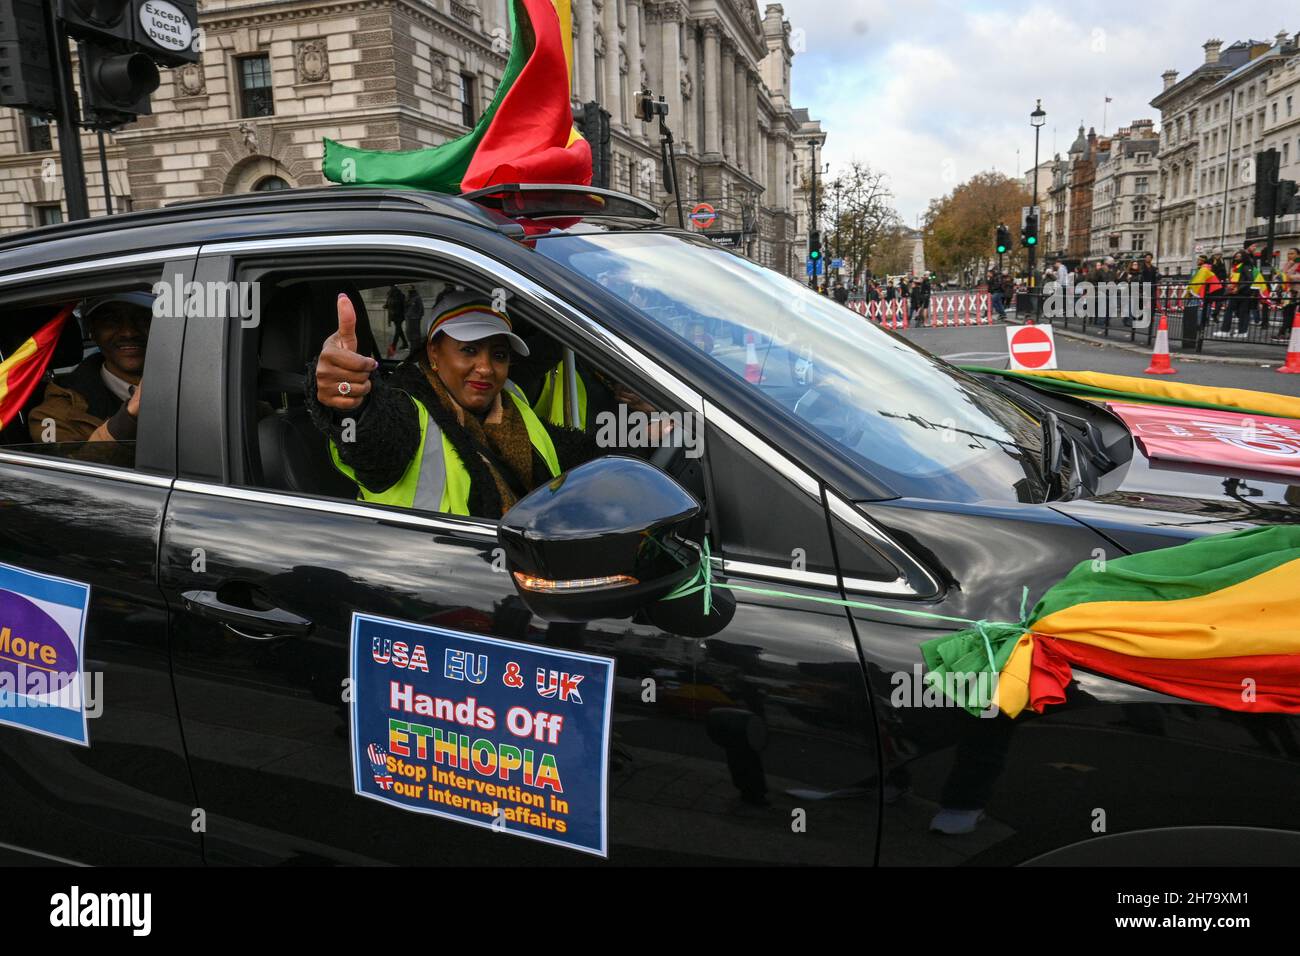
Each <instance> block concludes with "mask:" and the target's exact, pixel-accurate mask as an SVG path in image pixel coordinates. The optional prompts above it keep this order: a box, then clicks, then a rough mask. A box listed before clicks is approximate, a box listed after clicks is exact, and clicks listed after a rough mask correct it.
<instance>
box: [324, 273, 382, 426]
mask: <svg viewBox="0 0 1300 956" xmlns="http://www.w3.org/2000/svg"><path fill="white" fill-rule="evenodd" d="M338 312H339V327H338V331H337V332H335V333H334V334H333V335H331V336H330V337H329V338H327V339H326V340H325V342H324V343H323V344H322V345H321V350H320V358H318V359H317V360H316V398H317V400H318V401H319V402H320V403H321V404H322V405H324V406H325V407H326V408H334V409H338V410H339V411H341V412H348V411H352V410H353V409H355V408H357V407H359V406H360V405H361V403H362V402H363V401H365V398H366V395H367V394H368V393H369V392H370V373H371V372H373V371H374V370H375V369H376V368H378V367H379V363H378V362H377V361H375V360H374V359H372V358H370V357H369V356H366V355H361V354H360V353H358V352H357V312H356V309H354V308H353V307H352V300H351V299H349V298H348V297H347V296H346V295H344V294H343V293H339V298H338Z"/></svg>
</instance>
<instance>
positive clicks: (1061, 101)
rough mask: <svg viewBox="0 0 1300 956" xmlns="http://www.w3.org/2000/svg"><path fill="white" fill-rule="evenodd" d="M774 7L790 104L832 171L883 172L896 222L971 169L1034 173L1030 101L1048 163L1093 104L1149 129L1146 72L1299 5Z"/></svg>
mask: <svg viewBox="0 0 1300 956" xmlns="http://www.w3.org/2000/svg"><path fill="white" fill-rule="evenodd" d="M783 5H784V7H785V12H786V16H787V17H788V18H789V19H790V21H791V24H792V26H793V28H794V31H795V32H794V33H793V35H792V38H791V39H792V43H794V44H795V46H796V50H797V52H796V56H795V62H794V69H793V83H794V102H795V105H797V106H806V107H808V108H809V111H810V113H811V115H812V116H813V117H815V118H819V119H820V120H821V121H822V127H823V129H825V130H827V133H828V136H827V143H826V161H827V162H829V163H830V164H831V171H832V174H834V171H835V168H836V167H837V166H839V165H842V164H844V163H847V162H848V161H850V160H852V159H859V160H863V161H865V162H867V163H869V164H870V165H871V166H872V167H873V168H876V169H880V170H882V171H883V172H885V173H886V174H887V175H888V177H889V180H890V183H891V185H892V187H893V190H894V194H895V202H896V205H897V207H898V210H899V212H900V213H901V214H902V216H903V218H904V220H905V221H906V222H907V223H908V224H909V225H915V224H916V217H917V215H918V214H919V213H921V212H922V211H924V209H925V207H926V206H927V204H928V203H929V200H930V199H931V198H933V197H935V196H939V195H942V194H943V193H945V192H948V191H949V190H951V189H952V188H953V186H955V185H956V184H957V183H959V182H961V181H963V180H965V179H967V178H968V177H969V176H971V175H972V174H974V173H977V172H980V171H981V170H987V169H996V170H998V171H1000V172H1003V173H1007V174H1008V175H1010V174H1013V173H1016V172H1019V173H1021V174H1023V173H1024V171H1025V170H1027V169H1030V168H1032V167H1033V155H1034V133H1033V129H1032V128H1031V127H1030V125H1029V114H1030V112H1031V111H1032V110H1033V108H1034V100H1035V99H1036V98H1040V97H1041V98H1042V101H1043V109H1044V110H1045V111H1046V112H1047V121H1046V124H1045V125H1044V126H1043V129H1042V133H1041V142H1040V158H1042V159H1047V158H1049V157H1050V156H1051V155H1052V153H1053V151H1054V150H1055V151H1059V152H1061V153H1065V152H1066V151H1068V149H1069V147H1070V143H1071V142H1073V140H1074V138H1075V136H1076V134H1077V132H1078V127H1079V123H1080V121H1081V120H1082V121H1083V123H1084V124H1085V125H1086V126H1095V127H1096V128H1097V132H1098V133H1100V132H1102V119H1103V117H1102V109H1103V105H1104V99H1105V97H1106V96H1110V97H1111V99H1112V102H1111V103H1110V104H1109V105H1106V106H1105V110H1106V115H1105V124H1106V129H1107V130H1108V131H1110V132H1114V130H1115V129H1116V128H1117V127H1119V126H1122V125H1128V123H1129V122H1130V121H1132V120H1134V119H1140V118H1143V117H1149V118H1151V119H1153V120H1155V121H1156V123H1157V125H1159V116H1158V115H1157V113H1156V111H1155V110H1153V109H1152V108H1151V106H1150V105H1149V102H1150V100H1151V98H1152V97H1153V96H1154V95H1155V94H1156V93H1158V92H1159V91H1160V88H1161V79H1160V74H1161V73H1163V72H1164V71H1165V70H1166V69H1170V68H1173V69H1176V70H1178V71H1179V75H1180V77H1182V76H1186V75H1187V74H1188V73H1189V72H1190V71H1191V70H1193V69H1195V68H1196V66H1197V65H1198V64H1200V63H1202V62H1204V59H1205V52H1204V50H1202V49H1201V46H1202V44H1204V43H1205V41H1206V40H1208V39H1210V38H1211V37H1218V38H1220V39H1222V40H1223V41H1224V45H1225V46H1226V45H1228V44H1230V43H1232V42H1234V41H1236V40H1238V39H1244V37H1242V36H1240V26H1239V25H1240V24H1241V23H1242V22H1243V21H1247V22H1250V23H1253V24H1254V25H1255V26H1254V30H1255V34H1256V35H1255V37H1254V39H1256V40H1265V39H1269V40H1271V39H1272V37H1273V35H1274V34H1276V33H1277V32H1278V31H1279V30H1283V29H1285V30H1287V31H1288V32H1291V33H1294V32H1295V31H1296V30H1297V29H1300V11H1295V12H1293V13H1291V14H1287V13H1286V12H1285V5H1284V4H1282V3H1277V4H1268V5H1266V7H1265V9H1270V10H1272V11H1274V12H1272V13H1270V14H1267V15H1263V16H1261V15H1259V14H1258V13H1253V12H1252V13H1251V14H1250V15H1249V17H1246V16H1244V15H1243V13H1244V11H1245V9H1246V8H1244V7H1240V6H1234V5H1233V4H1230V3H1226V2H1222V0H1215V2H1202V0H1180V2H1179V3H1177V4H1172V3H1168V2H1160V0H1157V2H1155V3H1148V2H1134V0H1129V2H1116V0H1095V2H1091V3H1086V4H1085V3H1077V2H1074V3H1066V2H1064V0H1055V2H1053V0H1034V2H1030V3H1029V4H1025V3H1024V2H1003V0H975V2H956V0H784V2H783ZM759 6H760V10H761V9H762V7H763V6H764V0H760V3H759ZM1251 9H1252V10H1253V9H1255V8H1254V7H1252V8H1251ZM1234 11H1235V12H1234ZM800 48H802V49H800ZM1025 61H1029V62H1032V63H1033V64H1034V66H1035V69H1034V71H1033V72H1032V73H1028V74H1027V73H1026V71H1025V70H1024V68H1023V67H1022V65H1021V64H1022V62H1025ZM1017 149H1019V150H1020V156H1019V164H1018V165H1017V156H1016V150H1017Z"/></svg>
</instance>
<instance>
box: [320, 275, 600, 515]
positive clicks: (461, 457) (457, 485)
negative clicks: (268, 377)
mask: <svg viewBox="0 0 1300 956" xmlns="http://www.w3.org/2000/svg"><path fill="white" fill-rule="evenodd" d="M420 332H421V335H420V338H419V339H418V340H417V341H416V342H415V343H413V344H414V346H415V348H414V349H413V352H412V356H411V358H410V359H408V360H407V361H406V362H404V363H402V365H400V366H398V368H397V369H396V370H395V371H394V372H393V374H392V375H391V376H390V377H389V378H387V379H381V378H380V377H378V375H377V374H376V371H377V369H378V363H377V362H376V361H375V360H374V359H371V358H369V357H367V356H363V355H360V354H359V353H358V352H357V340H356V312H355V310H354V309H353V306H352V303H351V301H350V300H349V299H348V298H347V297H346V296H340V297H339V299H338V331H337V332H335V333H334V334H333V335H331V336H330V337H329V338H327V339H326V340H325V342H324V344H323V345H322V347H321V352H320V355H319V356H318V357H317V358H316V359H314V360H313V361H312V362H311V363H310V364H309V366H308V375H307V388H306V393H307V405H308V409H309V411H310V413H311V416H312V421H313V422H314V423H315V424H316V427H318V428H319V429H320V430H321V431H322V432H324V433H325V434H326V435H327V436H328V437H329V439H330V452H331V455H332V457H333V459H334V464H335V466H336V467H337V468H338V469H339V471H341V472H342V473H343V474H345V475H347V476H348V477H349V478H351V479H352V480H353V481H355V482H356V483H357V488H358V495H357V496H358V498H360V499H361V500H363V501H370V502H374V503H377V504H387V505H394V506H397V507H405V508H420V509H424V510H427V511H439V512H444V513H448V514H459V515H470V516H474V517H479V518H499V517H501V516H502V515H503V514H505V512H506V511H508V510H509V509H510V507H511V506H512V505H513V504H514V503H515V502H516V501H517V500H519V499H520V498H522V497H523V496H524V495H526V494H527V493H528V492H529V491H531V490H532V489H533V488H536V487H537V486H538V485H540V484H542V483H544V482H546V481H548V480H550V479H551V478H553V477H555V476H557V475H559V474H560V473H561V472H562V471H565V470H567V469H569V468H572V467H575V466H577V465H579V464H581V463H582V462H584V461H589V460H590V459H592V458H594V457H596V454H597V450H596V446H595V442H594V441H593V440H592V439H590V438H589V437H588V436H586V435H584V434H583V433H582V432H579V431H577V430H575V429H568V428H563V427H559V426H556V425H552V424H550V423H546V422H543V421H542V420H541V419H540V418H539V417H538V416H537V414H536V413H535V412H534V411H533V409H532V408H530V407H529V404H528V401H527V399H526V398H525V396H524V394H523V392H522V390H520V389H519V388H518V387H517V386H515V385H514V383H512V382H511V381H510V380H509V378H508V376H509V372H510V365H511V361H512V358H513V357H515V356H518V357H521V358H525V357H527V356H528V354H529V349H528V346H527V344H525V342H524V341H523V339H521V338H520V337H519V336H518V335H516V334H515V333H514V331H513V329H512V325H511V321H510V318H509V317H508V316H507V315H505V314H504V313H502V312H497V311H495V310H494V309H493V308H492V307H491V305H490V304H489V303H488V301H487V300H486V299H485V298H483V297H482V296H479V295H477V294H475V293H472V292H465V291H458V290H449V291H448V292H445V293H444V294H443V295H442V296H440V297H439V299H438V301H437V302H436V303H435V305H434V307H433V310H432V312H431V314H430V315H429V316H428V317H427V318H425V319H424V321H423V322H422V327H421V330H420Z"/></svg>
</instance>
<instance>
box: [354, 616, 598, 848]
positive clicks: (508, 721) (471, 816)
mask: <svg viewBox="0 0 1300 956" xmlns="http://www.w3.org/2000/svg"><path fill="white" fill-rule="evenodd" d="M350 656H351V661H352V667H351V670H352V711H351V713H352V720H351V724H352V770H353V781H354V792H356V793H357V794H359V795H361V796H363V797H369V798H370V799H373V800H381V801H383V802H384V803H389V804H392V805H393V806H397V807H401V808H402V809H403V810H411V811H414V812H416V813H428V814H432V815H434V816H441V817H447V818H448V819H452V820H456V821H458V822H461V823H468V824H472V825H474V826H481V827H491V828H494V829H498V830H501V831H503V832H505V833H511V834H514V835H515V836H522V837H527V838H529V839H532V840H540V841H543V842H545V843H553V844H556V845H558V846H565V847H569V848H570V849H574V850H581V851H583V852H585V853H592V854H595V855H597V856H601V857H605V856H608V849H607V822H608V806H607V801H608V787H607V784H608V778H609V737H610V715H611V711H612V703H613V689H614V661H613V660H612V659H610V658H607V657H594V656H592V655H590V654H579V653H576V652H573V651H565V650H552V649H550V648H540V647H535V646H532V645H528V644H518V643H515V642H512V641H504V640H501V639H499V638H492V637H481V636H478V635H474V634H466V633H464V632H461V631H452V630H448V629H446V628H441V627H434V626H431V625H423V624H413V623H410V622H407V621H396V620H391V619H389V618H383V617H375V616H372V615H368V614H362V613H360V612H354V613H353V615H352V643H351V652H350Z"/></svg>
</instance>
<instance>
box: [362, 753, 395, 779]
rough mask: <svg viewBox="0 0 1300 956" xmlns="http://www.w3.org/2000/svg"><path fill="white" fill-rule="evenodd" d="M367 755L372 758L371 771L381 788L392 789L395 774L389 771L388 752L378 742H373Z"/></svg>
mask: <svg viewBox="0 0 1300 956" xmlns="http://www.w3.org/2000/svg"><path fill="white" fill-rule="evenodd" d="M366 756H368V757H369V758H370V771H371V773H373V774H374V776H375V783H377V784H379V789H380V790H392V789H393V775H392V774H391V773H389V772H388V754H386V753H384V751H383V748H381V747H380V746H379V745H378V744H371V745H370V746H369V747H367V748H366Z"/></svg>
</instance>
